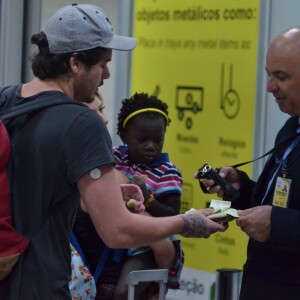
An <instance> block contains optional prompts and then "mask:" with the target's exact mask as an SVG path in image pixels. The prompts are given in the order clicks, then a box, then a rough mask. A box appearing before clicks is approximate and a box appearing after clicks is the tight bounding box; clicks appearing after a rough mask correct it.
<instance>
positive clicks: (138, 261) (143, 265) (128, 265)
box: [115, 251, 157, 300]
mask: <svg viewBox="0 0 300 300" xmlns="http://www.w3.org/2000/svg"><path fill="white" fill-rule="evenodd" d="M147 269H157V265H156V263H155V259H154V256H153V253H152V251H148V252H145V253H142V254H138V255H135V256H128V257H127V258H126V259H125V263H124V265H123V268H122V271H121V273H120V277H119V281H118V283H117V286H116V289H115V299H116V300H123V299H124V300H127V296H128V285H127V284H126V278H127V275H128V274H129V273H130V272H131V271H138V270H147ZM149 284H150V283H144V284H141V283H140V284H138V285H137V286H136V288H135V295H139V294H141V293H142V292H143V291H144V290H146V288H147V287H148V286H149ZM135 299H138V298H136V297H135Z"/></svg>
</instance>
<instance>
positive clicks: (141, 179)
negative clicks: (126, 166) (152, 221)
mask: <svg viewBox="0 0 300 300" xmlns="http://www.w3.org/2000/svg"><path fill="white" fill-rule="evenodd" d="M146 179H147V176H133V177H132V178H130V179H129V182H130V183H132V184H135V185H137V186H139V187H140V189H141V190H142V193H143V196H144V199H145V200H144V201H146V202H147V200H148V199H149V197H150V193H149V192H148V190H147V186H146V183H145V181H146Z"/></svg>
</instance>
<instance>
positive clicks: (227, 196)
mask: <svg viewBox="0 0 300 300" xmlns="http://www.w3.org/2000/svg"><path fill="white" fill-rule="evenodd" d="M197 178H198V179H199V183H200V187H201V189H202V191H203V192H204V193H209V192H208V190H207V189H206V187H205V186H204V185H203V183H202V182H201V179H212V180H213V181H214V182H215V185H219V186H221V189H222V191H223V193H224V197H223V199H224V200H228V201H234V200H235V199H237V198H238V196H239V191H238V190H236V189H235V188H234V187H233V186H232V185H231V184H230V183H229V182H228V181H226V180H225V179H224V178H223V177H221V176H220V174H219V172H218V171H217V170H214V169H213V168H212V167H211V166H210V165H209V164H204V166H203V167H201V168H200V169H199V170H198V173H197Z"/></svg>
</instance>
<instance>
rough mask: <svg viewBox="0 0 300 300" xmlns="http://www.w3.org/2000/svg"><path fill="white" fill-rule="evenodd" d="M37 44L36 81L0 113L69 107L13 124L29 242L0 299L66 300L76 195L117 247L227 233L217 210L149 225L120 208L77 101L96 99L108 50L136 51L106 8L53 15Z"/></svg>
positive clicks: (17, 211)
mask: <svg viewBox="0 0 300 300" xmlns="http://www.w3.org/2000/svg"><path fill="white" fill-rule="evenodd" d="M31 41H32V43H33V44H35V45H37V47H38V51H37V53H36V54H35V55H34V56H33V58H32V70H33V73H34V75H35V77H34V79H33V80H32V81H30V82H28V83H25V84H20V85H18V86H16V88H15V91H14V92H13V94H12V95H11V96H10V97H9V99H8V100H7V102H6V103H5V104H4V105H0V107H4V108H8V107H10V106H13V105H18V104H19V103H23V102H29V101H43V100H45V99H49V98H53V99H56V100H57V101H65V102H68V104H62V105H55V106H52V107H48V108H46V109H43V110H41V111H39V112H35V113H30V114H27V115H26V116H20V117H17V118H15V119H14V120H13V121H11V122H10V126H9V133H10V137H11V141H12V165H13V166H17V167H16V168H14V169H13V172H12V171H11V170H10V173H9V174H10V179H12V180H11V181H10V190H11V192H12V193H11V212H12V221H13V224H14V226H15V228H16V229H17V231H18V232H19V233H21V234H22V235H25V236H26V235H29V236H30V244H29V246H28V247H27V249H26V251H25V252H24V253H23V254H22V256H21V258H20V260H19V262H18V263H17V265H15V267H14V269H13V270H12V272H11V273H10V274H9V275H8V277H6V278H5V279H4V280H2V281H1V282H0V299H5V300H18V299H23V300H25V299H26V300H27V299H30V300H41V299H43V300H50V299H51V300H62V299H70V292H69V287H68V283H69V281H70V274H71V270H70V247H69V236H70V231H71V228H72V225H73V220H74V216H75V213H76V208H77V207H78V204H79V198H80V196H81V197H82V198H83V201H84V204H85V206H86V207H87V209H88V211H89V214H90V216H91V219H92V221H93V223H94V226H95V228H96V230H97V232H98V233H99V235H100V236H101V238H102V239H103V240H104V242H105V243H106V244H107V245H108V246H109V247H113V248H116V247H117V248H128V247H135V246H140V245H145V244H150V243H153V242H155V241H157V240H160V239H162V238H165V237H168V236H171V235H174V234H181V235H183V236H185V237H205V238H207V237H209V236H210V234H212V233H215V232H217V231H224V230H225V229H226V228H225V227H224V226H222V225H219V224H217V223H215V222H213V221H211V220H210V219H209V218H207V217H206V215H208V214H210V213H212V210H211V209H206V210H202V211H193V212H189V213H187V214H185V215H179V216H173V217H166V218H150V217H145V216H142V215H139V214H134V213H131V212H129V211H128V210H127V209H126V207H125V205H124V202H123V199H122V192H121V189H120V186H119V183H118V180H117V176H116V171H115V169H114V157H113V155H112V150H111V149H112V145H111V140H110V136H109V134H108V131H107V129H106V126H105V125H104V123H103V122H102V120H101V119H100V118H99V117H98V116H97V114H96V113H95V112H94V111H92V110H90V109H89V108H87V107H86V106H85V105H80V102H84V101H92V100H93V98H94V94H95V91H96V90H97V88H98V86H99V85H101V84H102V82H103V80H104V79H107V78H109V76H110V73H109V69H108V66H107V64H108V62H109V61H110V60H111V57H112V49H115V50H124V51H128V50H132V49H133V48H134V47H135V46H136V40H135V39H133V38H129V37H121V36H117V35H115V34H114V32H113V29H112V26H111V23H110V21H109V19H108V17H107V16H106V15H105V14H104V12H103V11H102V10H101V9H100V8H98V7H96V6H93V5H87V4H81V5H68V6H66V7H64V8H62V9H60V10H59V11H57V12H56V13H55V14H54V15H53V16H52V17H51V18H50V20H49V22H48V24H47V25H46V27H45V28H44V30H43V31H42V32H40V33H38V34H34V35H33V36H32V39H31ZM70 102H72V103H71V104H70ZM76 103H77V105H76ZM12 173H13V176H12ZM33 231H34V232H33ZM29 233H30V234H29Z"/></svg>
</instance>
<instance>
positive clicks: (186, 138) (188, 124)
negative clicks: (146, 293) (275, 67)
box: [131, 0, 259, 272]
mask: <svg viewBox="0 0 300 300" xmlns="http://www.w3.org/2000/svg"><path fill="white" fill-rule="evenodd" d="M258 23H259V1H258V0H185V1H182V0H159V1H157V0H143V1H141V0H139V1H135V14H134V36H135V37H136V38H137V39H138V46H137V48H136V49H135V50H134V51H133V78H132V88H131V90H132V93H135V92H148V93H149V94H155V95H157V96H158V97H159V98H160V99H161V100H163V101H165V102H167V103H168V106H169V112H170V117H171V120H172V122H171V124H170V126H169V127H168V129H167V134H166V142H165V147H164V151H165V152H168V153H169V154H170V159H171V161H172V162H174V163H175V164H176V165H177V166H178V168H179V169H180V171H181V172H182V175H183V181H184V184H183V195H182V211H186V210H188V209H190V208H192V207H193V208H204V207H206V206H207V205H208V203H209V202H210V200H211V199H212V198H216V196H215V195H209V194H204V193H203V192H202V191H201V189H200V187H199V183H198V182H197V181H196V180H194V179H193V173H194V172H195V171H197V170H198V169H199V168H200V167H202V166H203V165H204V164H205V163H208V164H210V165H211V166H212V167H213V168H217V167H221V166H224V165H233V164H235V163H239V162H244V161H248V160H251V158H252V145H253V128H254V110H255V89H256V64H257V41H258V25H259V24H258ZM243 170H245V171H246V172H247V173H248V174H249V175H251V174H250V172H251V165H247V166H245V167H243ZM182 240H183V246H184V251H185V258H186V261H185V267H188V268H193V269H198V270H203V271H207V272H215V271H216V269H219V268H225V267H227V268H242V265H243V263H244V261H245V257H246V244H247V237H246V235H245V234H244V233H242V232H241V230H240V229H239V228H238V227H237V226H236V225H235V222H231V223H230V228H229V229H228V230H227V231H226V232H225V233H217V234H215V235H212V236H211V237H210V238H209V239H182Z"/></svg>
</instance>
